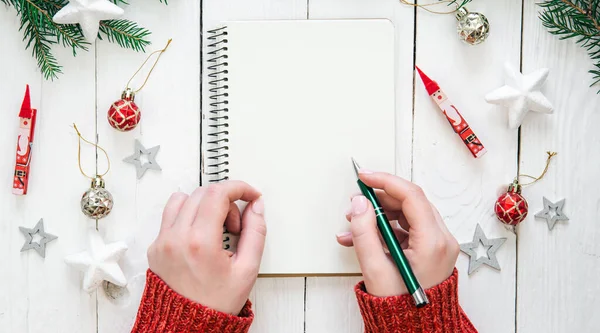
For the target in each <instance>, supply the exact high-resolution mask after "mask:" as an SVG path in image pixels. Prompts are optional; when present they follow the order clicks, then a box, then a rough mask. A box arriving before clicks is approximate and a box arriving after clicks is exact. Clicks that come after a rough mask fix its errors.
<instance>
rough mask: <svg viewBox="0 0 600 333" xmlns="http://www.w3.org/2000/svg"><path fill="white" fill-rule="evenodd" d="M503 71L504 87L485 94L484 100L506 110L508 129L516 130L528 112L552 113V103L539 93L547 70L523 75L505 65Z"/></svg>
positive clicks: (546, 76)
mask: <svg viewBox="0 0 600 333" xmlns="http://www.w3.org/2000/svg"><path fill="white" fill-rule="evenodd" d="M504 71H505V75H506V81H505V83H506V85H505V86H503V87H501V88H498V89H496V90H494V91H492V92H490V93H489V94H487V95H486V96H485V100H486V101H487V102H488V103H491V104H497V105H502V106H505V107H507V108H508V126H509V127H510V128H512V129H516V128H518V127H519V126H521V123H522V122H523V119H525V116H526V115H527V113H528V112H529V111H534V112H540V113H546V114H549V113H552V112H554V107H553V106H552V103H550V101H549V100H548V99H547V98H546V96H544V94H542V93H541V91H540V89H541V88H542V86H543V85H544V83H545V82H546V78H548V73H549V72H550V71H549V70H548V69H547V68H542V69H538V70H537V71H535V72H533V73H531V74H528V75H523V74H521V73H520V72H519V71H518V70H516V69H515V68H514V67H513V66H512V65H511V64H509V63H506V64H505V65H504Z"/></svg>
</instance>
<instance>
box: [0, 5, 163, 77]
mask: <svg viewBox="0 0 600 333" xmlns="http://www.w3.org/2000/svg"><path fill="white" fill-rule="evenodd" d="M159 1H160V2H161V3H165V4H168V3H167V0H159ZM0 2H1V3H4V4H5V5H6V6H9V7H13V8H14V9H15V10H16V12H17V16H18V17H19V18H20V23H21V24H20V27H19V31H22V32H23V41H24V42H25V49H30V48H31V51H32V55H33V57H34V58H36V60H37V63H38V67H39V68H40V71H41V72H42V74H43V76H44V78H45V79H50V80H53V79H56V78H58V75H59V74H61V73H62V67H61V66H60V64H59V63H58V61H57V59H56V57H54V55H53V54H52V46H53V45H54V44H60V45H62V46H63V47H69V48H71V49H72V51H73V56H76V55H77V51H78V50H84V51H87V50H88V47H89V45H90V43H88V42H87V41H86V40H85V37H84V36H83V32H82V31H81V28H80V27H79V25H76V24H57V23H54V21H53V19H52V17H53V16H54V15H55V14H56V13H57V12H58V11H59V10H60V9H61V8H63V7H64V6H65V5H67V4H68V3H69V0H0ZM112 2H113V3H115V4H127V2H126V1H125V0H112ZM102 35H104V36H105V37H106V38H107V39H108V41H110V42H115V43H117V44H118V45H120V46H121V47H124V48H130V49H133V50H135V51H144V50H145V47H146V46H148V45H149V44H150V41H149V40H148V39H147V37H148V36H149V35H150V31H148V30H147V29H145V28H142V27H139V26H138V25H137V24H136V23H135V22H131V21H126V20H111V21H102V22H101V26H100V34H99V36H98V37H99V38H100V39H102Z"/></svg>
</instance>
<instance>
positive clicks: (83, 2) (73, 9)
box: [52, 0, 124, 43]
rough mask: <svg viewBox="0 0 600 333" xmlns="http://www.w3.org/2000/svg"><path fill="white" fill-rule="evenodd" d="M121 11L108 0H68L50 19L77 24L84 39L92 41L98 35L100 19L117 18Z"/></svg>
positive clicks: (121, 13)
mask: <svg viewBox="0 0 600 333" xmlns="http://www.w3.org/2000/svg"><path fill="white" fill-rule="evenodd" d="M123 13H124V11H123V9H121V8H120V7H119V6H117V5H115V4H114V3H112V2H110V1H108V0H69V4H68V5H66V6H64V7H63V8H62V9H61V10H59V11H58V13H56V14H55V15H54V17H53V18H52V20H54V22H56V23H59V24H79V26H80V27H81V30H83V35H84V36H85V39H86V40H87V41H88V42H90V43H92V42H94V41H95V40H96V38H97V37H98V31H99V30H100V21H103V20H112V19H115V18H118V17H120V16H121V15H123Z"/></svg>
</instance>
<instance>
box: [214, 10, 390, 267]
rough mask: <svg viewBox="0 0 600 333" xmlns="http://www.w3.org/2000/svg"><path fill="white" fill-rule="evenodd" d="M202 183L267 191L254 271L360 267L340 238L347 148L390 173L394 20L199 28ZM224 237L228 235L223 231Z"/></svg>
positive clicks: (230, 240) (348, 188)
mask: <svg viewBox="0 0 600 333" xmlns="http://www.w3.org/2000/svg"><path fill="white" fill-rule="evenodd" d="M207 40H208V43H207V47H208V50H209V51H208V52H207V57H208V58H207V61H206V64H207V65H206V68H205V70H206V71H207V74H208V75H207V76H208V82H206V84H207V86H208V89H209V96H207V97H208V98H207V99H206V101H207V103H205V105H207V107H208V108H205V109H204V110H203V127H202V128H203V147H202V150H203V159H202V164H203V167H202V169H203V182H204V183H209V182H218V181H222V180H225V179H239V180H244V181H246V182H248V183H250V184H251V185H253V186H255V187H256V188H258V189H259V190H260V191H261V192H262V193H263V198H264V200H265V209H266V212H265V219H266V223H267V228H268V236H267V243H266V246H265V252H264V256H263V260H262V263H261V269H260V273H261V275H262V276H269V275H283V276H286V275H287V276H290V275H292V276H295V275H304V276H311V275H345V274H357V273H359V272H360V269H359V266H358V262H357V260H356V255H355V254H354V251H353V249H352V248H344V247H342V246H340V245H338V244H337V242H336V238H335V234H336V233H338V232H342V231H348V230H349V229H350V224H349V223H348V222H347V221H346V219H345V213H346V211H347V210H348V208H349V207H350V198H351V196H352V194H354V193H357V192H358V187H357V184H356V176H355V174H354V170H353V168H352V164H351V160H350V158H351V157H355V158H356V159H357V161H359V162H360V163H362V164H364V166H365V167H368V168H372V169H377V170H384V171H387V172H392V173H393V172H394V167H395V160H396V158H395V157H396V156H395V152H396V149H395V114H394V109H395V98H394V80H395V79H394V73H395V71H394V62H395V61H394V28H393V26H392V24H391V23H390V22H389V21H387V20H331V21H330V20H317V21H313V20H309V21H253V22H228V23H225V24H223V26H221V27H218V28H216V29H214V30H211V31H210V32H209V35H208V36H207ZM223 241H224V246H225V247H226V248H231V249H235V242H236V239H235V237H233V236H232V235H230V234H228V233H225V234H224V238H223Z"/></svg>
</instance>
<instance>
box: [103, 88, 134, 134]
mask: <svg viewBox="0 0 600 333" xmlns="http://www.w3.org/2000/svg"><path fill="white" fill-rule="evenodd" d="M134 99H135V92H134V91H133V90H131V89H129V88H127V89H126V90H125V91H124V92H123V94H122V95H121V99H120V100H118V101H116V102H114V103H113V104H112V105H111V106H110V109H108V123H109V124H110V126H112V127H113V128H115V129H117V130H119V131H121V132H127V131H131V130H132V129H134V128H135V127H136V126H137V125H138V124H139V122H140V118H141V116H142V113H141V112H140V108H139V107H138V106H137V105H136V104H135V102H134Z"/></svg>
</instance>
